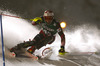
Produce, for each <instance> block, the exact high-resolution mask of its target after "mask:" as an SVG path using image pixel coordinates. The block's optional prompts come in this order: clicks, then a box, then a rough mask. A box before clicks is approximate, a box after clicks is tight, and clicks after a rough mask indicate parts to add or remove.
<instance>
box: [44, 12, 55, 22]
mask: <svg viewBox="0 0 100 66" xmlns="http://www.w3.org/2000/svg"><path fill="white" fill-rule="evenodd" d="M43 17H44V20H45V21H46V23H47V24H51V22H52V20H53V17H54V13H53V12H52V11H51V10H46V11H44V15H43Z"/></svg>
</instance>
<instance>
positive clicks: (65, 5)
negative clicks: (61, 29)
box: [0, 0, 100, 29]
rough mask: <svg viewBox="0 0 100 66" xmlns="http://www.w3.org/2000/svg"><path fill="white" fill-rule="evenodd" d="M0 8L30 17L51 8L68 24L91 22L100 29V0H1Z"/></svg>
mask: <svg viewBox="0 0 100 66" xmlns="http://www.w3.org/2000/svg"><path fill="white" fill-rule="evenodd" d="M0 9H1V10H4V11H6V10H7V11H10V12H11V13H14V14H17V15H19V16H21V17H22V18H29V19H32V18H35V17H37V16H41V15H43V12H44V11H45V10H47V9H50V10H52V11H53V12H54V13H55V18H56V19H57V20H58V21H59V22H61V21H65V22H67V24H68V26H77V25H82V24H90V25H96V26H97V27H98V28H99V29H100V0H0Z"/></svg>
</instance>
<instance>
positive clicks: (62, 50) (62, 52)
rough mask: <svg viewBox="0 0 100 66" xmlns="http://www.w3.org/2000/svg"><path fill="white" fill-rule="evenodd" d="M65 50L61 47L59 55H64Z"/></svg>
mask: <svg viewBox="0 0 100 66" xmlns="http://www.w3.org/2000/svg"><path fill="white" fill-rule="evenodd" d="M65 53H66V52H65V49H64V46H61V48H60V50H59V54H60V55H65Z"/></svg>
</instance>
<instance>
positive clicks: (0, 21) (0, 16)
mask: <svg viewBox="0 0 100 66" xmlns="http://www.w3.org/2000/svg"><path fill="white" fill-rule="evenodd" d="M0 26H1V42H2V56H3V66H5V54H4V52H5V50H4V42H3V27H2V15H0Z"/></svg>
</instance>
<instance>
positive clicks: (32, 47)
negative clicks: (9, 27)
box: [27, 34, 44, 54]
mask: <svg viewBox="0 0 100 66" xmlns="http://www.w3.org/2000/svg"><path fill="white" fill-rule="evenodd" d="M43 38H44V36H43V35H42V34H37V35H36V36H35V37H34V39H33V40H32V41H34V42H35V43H36V45H35V46H34V45H33V46H31V47H30V48H29V49H28V50H27V51H28V52H29V53H31V54H33V53H34V51H35V50H36V49H37V46H38V43H39V42H40V40H43Z"/></svg>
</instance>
